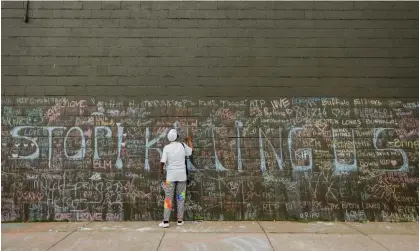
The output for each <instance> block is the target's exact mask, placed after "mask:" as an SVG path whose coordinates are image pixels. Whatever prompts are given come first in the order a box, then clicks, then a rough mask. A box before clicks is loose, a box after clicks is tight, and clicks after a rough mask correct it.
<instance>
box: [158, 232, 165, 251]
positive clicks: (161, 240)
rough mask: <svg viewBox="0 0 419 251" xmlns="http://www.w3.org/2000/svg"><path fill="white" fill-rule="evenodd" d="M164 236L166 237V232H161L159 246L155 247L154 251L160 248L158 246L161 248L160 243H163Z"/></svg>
mask: <svg viewBox="0 0 419 251" xmlns="http://www.w3.org/2000/svg"><path fill="white" fill-rule="evenodd" d="M165 235H166V231H164V232H163V235H162V236H161V239H160V242H159V245H158V246H157V249H156V251H158V250H159V248H160V246H161V243H162V242H163V238H164V236H165Z"/></svg>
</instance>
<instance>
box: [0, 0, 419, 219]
mask: <svg viewBox="0 0 419 251" xmlns="http://www.w3.org/2000/svg"><path fill="white" fill-rule="evenodd" d="M25 13H26V2H19V1H13V2H8V1H3V2H2V150H1V153H2V168H3V173H2V189H3V190H2V191H3V192H2V211H3V217H2V220H3V221H16V220H30V221H35V220H66V219H67V220H68V219H71V220H92V219H103V220H148V219H159V218H160V216H161V212H162V207H163V205H162V198H163V197H162V189H161V187H160V186H159V179H158V177H157V176H156V170H157V168H158V164H159V163H158V162H159V156H160V155H159V154H160V153H159V151H161V149H162V147H163V146H164V144H166V143H167V142H166V140H165V132H166V130H167V129H168V128H169V127H172V126H176V127H178V128H179V131H180V132H181V134H182V137H184V136H185V135H186V134H190V135H192V136H193V137H194V143H195V145H196V151H195V156H194V160H193V168H195V169H194V171H193V172H192V173H193V177H192V180H193V182H192V184H191V185H190V186H189V189H188V191H189V193H188V194H189V197H188V199H187V218H188V219H193V218H204V219H236V220H245V219H305V220H308V219H315V220H317V219H341V220H342V219H346V220H362V219H375V220H412V219H417V218H418V212H419V208H418V206H417V205H418V201H419V197H418V194H419V181H418V179H419V178H418V177H419V173H418V172H419V170H418V168H419V166H418V165H419V139H418V138H419V131H418V129H417V128H419V113H418V111H419V103H418V102H419V101H418V96H419V95H418V93H419V84H418V83H419V82H418V80H419V43H418V42H419V3H418V2H126V1H122V2H121V1H118V2H117V1H115V2H109V1H106V2H100V1H92V2H87V1H80V2H75V1H60V2H49V1H47V2H38V1H37V2H30V3H29V6H28V21H27V22H24V17H25ZM119 123H120V124H119ZM24 137H26V138H24ZM385 149H387V150H385ZM64 180H65V182H64ZM64 183H65V185H64Z"/></svg>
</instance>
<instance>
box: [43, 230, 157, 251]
mask: <svg viewBox="0 0 419 251" xmlns="http://www.w3.org/2000/svg"><path fill="white" fill-rule="evenodd" d="M162 236H163V233H138V232H129V231H127V232H110V231H108V232H88V233H86V232H76V233H74V234H72V235H71V236H68V237H67V238H66V239H65V240H63V241H61V242H60V243H58V244H57V245H56V246H55V247H53V248H52V249H50V250H51V251H61V250H86V251H87V250H102V251H115V250H124V251H131V250H133V251H134V250H135V251H149V250H157V247H158V246H159V243H160V240H161V239H162Z"/></svg>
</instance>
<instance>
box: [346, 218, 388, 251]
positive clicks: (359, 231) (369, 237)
mask: <svg viewBox="0 0 419 251" xmlns="http://www.w3.org/2000/svg"><path fill="white" fill-rule="evenodd" d="M343 224H345V225H346V226H348V227H350V228H352V229H353V230H355V231H357V232H358V233H360V234H362V235H364V236H366V237H367V238H368V239H370V240H371V241H373V242H374V243H376V244H378V245H379V246H380V247H382V248H384V249H385V250H387V251H390V249H388V248H387V247H386V246H384V245H383V244H381V243H380V242H378V241H376V240H374V239H373V238H372V237H371V236H369V235H368V234H366V233H364V232H362V231H361V230H359V229H357V228H354V227H353V226H351V225H349V224H348V223H347V222H343Z"/></svg>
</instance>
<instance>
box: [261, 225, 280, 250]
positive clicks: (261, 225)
mask: <svg viewBox="0 0 419 251" xmlns="http://www.w3.org/2000/svg"><path fill="white" fill-rule="evenodd" d="M258 224H259V227H260V228H261V229H262V230H263V232H264V233H265V236H266V238H267V239H268V241H269V244H270V245H271V247H272V249H273V250H274V251H276V249H275V247H274V245H272V242H271V239H270V238H269V236H268V234H267V233H266V231H265V228H263V226H262V224H260V221H258Z"/></svg>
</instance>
